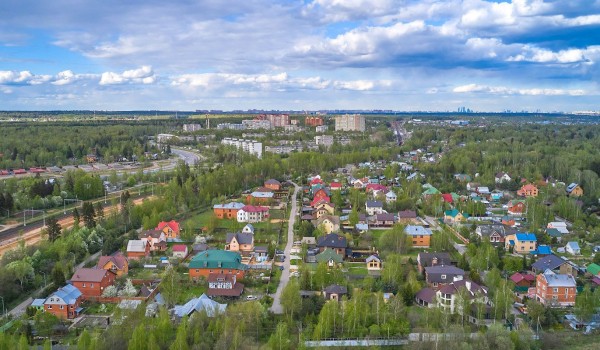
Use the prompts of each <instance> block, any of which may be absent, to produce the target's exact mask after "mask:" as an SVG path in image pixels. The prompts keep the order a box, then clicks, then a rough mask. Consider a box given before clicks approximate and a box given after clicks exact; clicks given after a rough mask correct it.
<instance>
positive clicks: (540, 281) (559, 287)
mask: <svg viewBox="0 0 600 350" xmlns="http://www.w3.org/2000/svg"><path fill="white" fill-rule="evenodd" d="M576 295H577V283H576V282H575V278H573V276H571V275H567V274H557V273H554V272H552V271H551V270H546V271H545V272H544V273H540V274H539V275H538V276H537V278H536V285H535V297H536V299H537V300H538V301H539V302H541V303H542V304H544V305H550V306H574V305H575V296H576Z"/></svg>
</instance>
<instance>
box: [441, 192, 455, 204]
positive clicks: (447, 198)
mask: <svg viewBox="0 0 600 350" xmlns="http://www.w3.org/2000/svg"><path fill="white" fill-rule="evenodd" d="M442 199H443V200H444V202H446V203H452V202H453V201H454V198H452V194H450V193H444V194H442Z"/></svg>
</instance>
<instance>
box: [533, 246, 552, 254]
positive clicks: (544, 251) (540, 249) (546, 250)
mask: <svg viewBox="0 0 600 350" xmlns="http://www.w3.org/2000/svg"><path fill="white" fill-rule="evenodd" d="M531 254H533V255H550V254H552V249H551V248H550V246H547V245H540V246H538V247H537V249H536V250H534V251H532V252H531Z"/></svg>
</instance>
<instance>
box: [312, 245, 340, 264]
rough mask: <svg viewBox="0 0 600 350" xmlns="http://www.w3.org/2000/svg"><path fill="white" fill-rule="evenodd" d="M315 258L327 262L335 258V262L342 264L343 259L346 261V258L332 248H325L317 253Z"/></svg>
mask: <svg viewBox="0 0 600 350" xmlns="http://www.w3.org/2000/svg"><path fill="white" fill-rule="evenodd" d="M315 258H316V259H317V261H318V262H327V261H330V260H333V262H335V263H338V264H340V263H342V261H344V258H343V257H342V256H341V255H339V254H338V253H336V252H335V251H333V249H331V248H325V250H323V252H321V253H319V254H317V255H316V256H315Z"/></svg>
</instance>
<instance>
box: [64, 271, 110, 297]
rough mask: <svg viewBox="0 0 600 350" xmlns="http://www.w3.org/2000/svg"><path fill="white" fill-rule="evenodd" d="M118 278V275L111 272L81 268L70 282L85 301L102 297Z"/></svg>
mask: <svg viewBox="0 0 600 350" xmlns="http://www.w3.org/2000/svg"><path fill="white" fill-rule="evenodd" d="M116 278H117V275H116V274H115V273H114V272H112V271H110V270H104V269H88V268H80V269H78V270H77V271H75V273H74V274H73V276H72V277H71V280H70V281H71V284H72V285H73V286H75V287H76V288H77V289H79V291H80V292H81V294H82V295H83V297H84V298H85V299H89V298H97V297H100V296H101V295H102V293H103V292H104V289H105V288H106V287H108V286H112V285H113V284H114V283H115V279H116Z"/></svg>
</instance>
